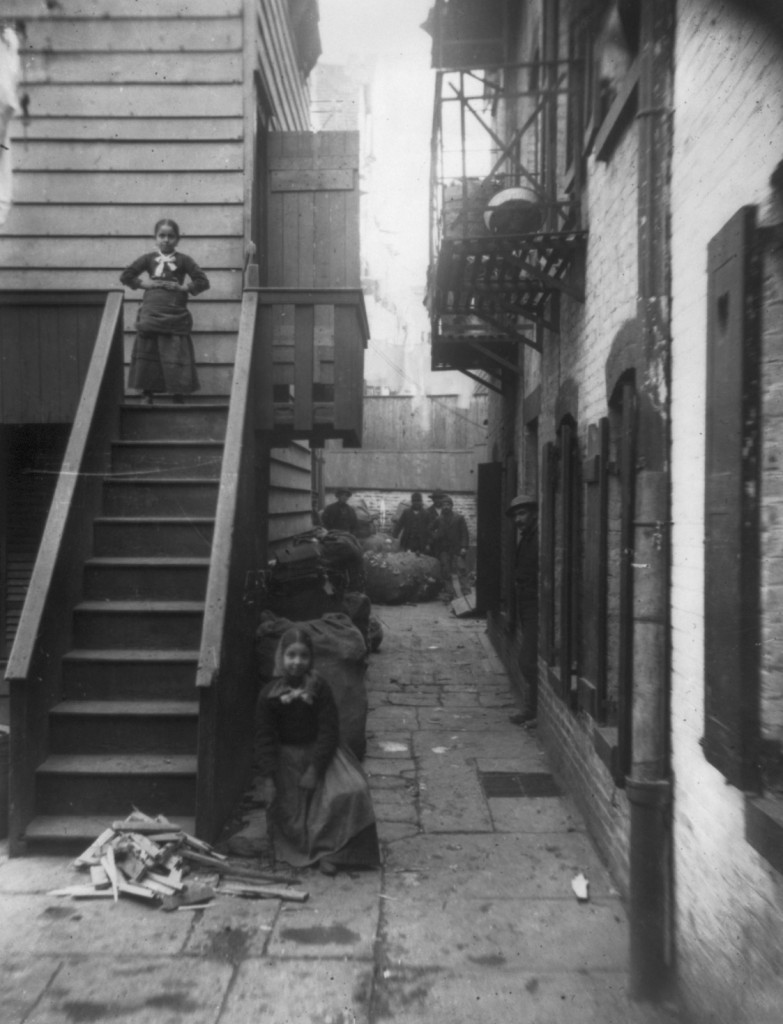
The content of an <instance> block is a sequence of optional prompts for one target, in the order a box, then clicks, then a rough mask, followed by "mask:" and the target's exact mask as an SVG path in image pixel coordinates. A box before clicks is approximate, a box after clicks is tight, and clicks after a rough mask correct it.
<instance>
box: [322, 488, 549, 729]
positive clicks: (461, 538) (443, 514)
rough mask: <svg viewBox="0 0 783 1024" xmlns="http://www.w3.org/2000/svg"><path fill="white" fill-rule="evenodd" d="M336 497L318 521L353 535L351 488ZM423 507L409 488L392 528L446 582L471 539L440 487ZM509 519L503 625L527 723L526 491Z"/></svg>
mask: <svg viewBox="0 0 783 1024" xmlns="http://www.w3.org/2000/svg"><path fill="white" fill-rule="evenodd" d="M335 497H336V498H337V500H336V501H335V502H334V503H333V504H331V505H327V506H326V508H325V509H324V511H323V514H322V516H321V522H322V524H323V526H324V527H325V528H326V529H327V530H345V531H347V532H348V533H353V534H356V532H357V527H358V517H357V514H356V510H355V509H354V508H352V506H351V505H349V504H348V500H349V499H350V498H351V497H352V492H351V491H350V490H348V489H347V488H338V489H337V490H336V491H335ZM429 498H430V502H431V504H430V505H429V506H428V507H427V508H425V507H424V498H423V496H422V494H421V492H420V491H414V492H413V494H411V497H410V504H408V505H407V506H406V507H405V508H404V509H403V511H402V513H401V514H400V515H399V517H398V518H397V520H396V521H395V523H394V526H393V528H392V536H393V537H395V538H399V542H400V548H401V550H403V551H412V552H414V553H417V554H429V555H433V556H434V557H435V558H437V559H438V560H439V561H440V564H441V569H442V572H443V576H444V578H445V579H446V580H450V579H451V577H452V576H453V575H458V574H459V573H460V571H463V570H464V565H465V563H464V559H465V555H466V554H467V550H468V545H469V543H470V537H469V534H468V527H467V523H466V522H465V517H464V516H462V515H460V514H459V513H458V512H455V511H454V502H453V500H452V498H451V497H450V495H448V494H446V492H445V491H442V490H440V489H436V490H434V491H433V492H432V494H430V496H429ZM506 515H507V516H508V517H509V518H510V519H513V520H514V525H515V526H516V531H517V545H516V552H515V558H514V600H513V604H512V607H511V608H510V609H509V610H508V617H507V625H508V628H509V629H510V630H511V631H513V632H514V633H515V634H516V636H517V643H518V656H519V666H520V669H521V671H522V675H523V678H524V680H525V684H526V685H525V692H524V694H523V698H524V706H523V708H522V711H521V714H520V716H519V718H520V720H521V721H529V720H531V719H534V718H535V716H536V704H537V700H536V697H537V686H536V677H537V674H538V666H537V636H538V504H537V502H536V499H535V498H534V497H532V496H531V495H528V494H518V495H517V496H516V497H515V498H514V499H513V500H512V501H511V503H510V504H509V506H508V508H507V509H506Z"/></svg>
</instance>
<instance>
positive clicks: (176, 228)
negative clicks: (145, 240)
mask: <svg viewBox="0 0 783 1024" xmlns="http://www.w3.org/2000/svg"><path fill="white" fill-rule="evenodd" d="M164 224H168V226H169V227H170V228H174V234H175V235H176V236H177V238H182V232H181V231H180V230H179V224H177V222H176V221H175V220H172V219H171V217H163V218H162V219H161V220H159V221H158V223H157V224H156V225H155V230H154V231H153V234H155V235H157V233H158V232H159V231H160V229H161V228H162V227H163V226H164Z"/></svg>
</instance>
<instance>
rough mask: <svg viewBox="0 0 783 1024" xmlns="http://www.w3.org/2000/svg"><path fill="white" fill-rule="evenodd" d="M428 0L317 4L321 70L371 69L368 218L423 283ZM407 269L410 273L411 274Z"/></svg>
mask: <svg viewBox="0 0 783 1024" xmlns="http://www.w3.org/2000/svg"><path fill="white" fill-rule="evenodd" d="M433 2H434V0H320V3H319V9H320V14H321V21H320V33H321V44H322V47H323V54H322V55H321V58H320V60H321V61H322V62H323V63H324V64H348V65H350V64H351V63H353V62H362V63H366V62H370V63H371V62H375V63H376V67H377V76H376V79H375V89H374V94H373V151H374V155H375V157H376V162H375V164H374V166H373V176H372V196H371V197H370V204H371V207H372V210H373V216H374V218H375V221H376V223H377V226H378V227H379V229H380V231H381V233H382V235H383V238H384V241H385V243H386V245H387V246H388V247H389V249H390V251H391V252H392V253H393V254H394V255H395V256H396V255H399V257H401V258H402V259H404V260H405V261H406V263H408V264H409V265H410V266H411V270H413V277H414V279H415V280H417V281H418V282H419V283H420V284H421V285H423V283H424V275H425V272H426V271H425V268H426V264H427V260H428V226H427V225H428V220H427V218H428V190H429V173H430V168H429V144H430V129H431V124H432V91H433V87H434V73H433V71H432V70H431V68H430V43H431V39H430V36H429V35H427V33H426V32H424V31H422V29H421V28H420V26H421V23H422V22H423V21H424V20H425V18H426V17H427V13H428V11H429V9H430V7H431V6H432V4H433ZM414 267H415V270H414V269H413V268H414Z"/></svg>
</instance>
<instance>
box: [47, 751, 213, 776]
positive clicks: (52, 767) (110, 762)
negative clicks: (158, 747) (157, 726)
mask: <svg viewBox="0 0 783 1024" xmlns="http://www.w3.org/2000/svg"><path fill="white" fill-rule="evenodd" d="M38 774H39V775H90V776H101V777H107V778H112V777H117V776H134V775H135V776H145V775H168V776H176V777H179V776H195V774H196V757H195V755H190V754H166V753H160V754H118V753H114V754H50V755H49V756H48V757H47V758H46V760H45V761H44V762H43V764H41V765H39V766H38Z"/></svg>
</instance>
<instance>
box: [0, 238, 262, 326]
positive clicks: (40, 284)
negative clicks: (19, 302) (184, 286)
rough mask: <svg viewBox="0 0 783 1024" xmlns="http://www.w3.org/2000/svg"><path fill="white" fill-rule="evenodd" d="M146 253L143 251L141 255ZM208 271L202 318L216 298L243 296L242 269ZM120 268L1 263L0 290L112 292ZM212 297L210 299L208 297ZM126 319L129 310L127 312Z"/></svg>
mask: <svg viewBox="0 0 783 1024" xmlns="http://www.w3.org/2000/svg"><path fill="white" fill-rule="evenodd" d="M143 251H144V250H143V249H142V250H141V252H143ZM205 269H207V270H208V272H209V280H210V282H211V283H212V290H211V291H209V292H207V293H206V295H204V296H198V297H197V298H196V300H195V303H194V305H193V309H194V316H195V315H196V312H195V311H196V310H198V311H199V315H200V313H201V311H202V310H203V309H204V307H205V306H208V305H209V303H210V302H214V301H215V300H216V299H220V300H222V301H223V302H225V301H226V300H229V299H234V300H236V299H238V298H239V297H240V295H241V294H242V270H241V268H239V267H237V269H236V270H219V271H213V270H211V269H210V268H209V267H207V268H205ZM118 274H119V268H117V269H116V270H107V269H102V268H92V269H91V268H89V267H87V268H83V269H81V270H73V269H71V268H67V269H62V268H59V267H39V268H34V267H18V268H14V267H4V266H2V264H0V291H5V290H8V289H11V290H14V291H17V290H18V291H24V290H29V289H34V288H40V289H42V290H46V291H57V290H62V291H95V290H98V291H109V290H110V289H112V288H118V287H119V282H118V280H117V278H118ZM138 294H139V293H138V292H131V291H128V292H127V295H128V297H134V298H138ZM207 296H209V298H207ZM126 319H127V311H126Z"/></svg>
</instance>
